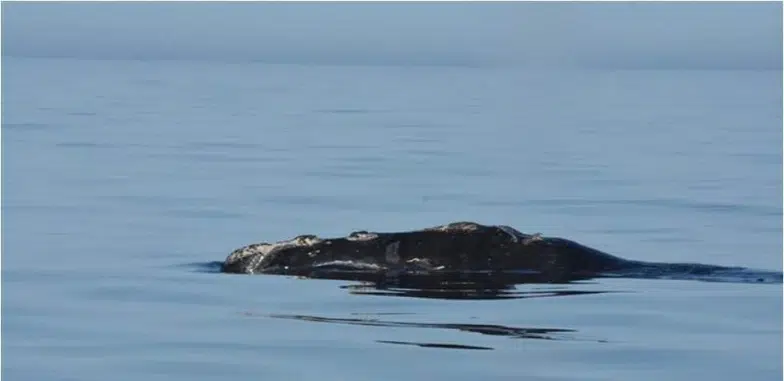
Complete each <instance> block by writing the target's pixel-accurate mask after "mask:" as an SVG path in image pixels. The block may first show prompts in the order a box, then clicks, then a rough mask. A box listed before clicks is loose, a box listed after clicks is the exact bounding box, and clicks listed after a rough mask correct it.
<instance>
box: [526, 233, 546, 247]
mask: <svg viewBox="0 0 784 381" xmlns="http://www.w3.org/2000/svg"><path fill="white" fill-rule="evenodd" d="M543 240H544V238H542V233H536V234H534V235H532V236H529V237H528V238H526V239H524V240H523V245H527V244H529V243H531V242H536V241H543Z"/></svg>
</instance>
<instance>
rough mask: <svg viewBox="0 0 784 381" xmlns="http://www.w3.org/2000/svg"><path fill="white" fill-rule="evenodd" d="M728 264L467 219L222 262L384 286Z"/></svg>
mask: <svg viewBox="0 0 784 381" xmlns="http://www.w3.org/2000/svg"><path fill="white" fill-rule="evenodd" d="M725 269H733V268H729V267H722V266H713V265H703V264H688V263H684V264H678V263H671V264H663V263H650V262H640V261H632V260H627V259H623V258H620V257H616V256H613V255H610V254H607V253H604V252H602V251H599V250H596V249H593V248H590V247H587V246H584V245H582V244H579V243H577V242H574V241H570V240H567V239H563V238H557V237H542V236H540V235H538V234H535V235H530V234H524V233H521V232H519V231H517V230H515V229H513V228H510V227H508V226H500V225H499V226H491V225H480V224H476V223H470V222H458V223H452V224H449V225H443V226H438V227H434V228H428V229H422V230H415V231H408V232H391V233H368V232H355V233H352V234H350V235H349V236H347V237H341V238H329V239H319V238H317V237H316V236H300V237H297V238H294V239H292V240H289V241H281V242H278V243H275V244H256V245H249V246H246V247H243V248H240V249H237V250H235V251H234V252H233V253H232V254H231V255H229V257H228V258H226V261H225V262H224V263H223V265H222V266H221V271H222V272H226V273H241V274H279V275H297V276H305V277H311V278H326V279H346V280H363V281H369V282H374V283H379V284H383V283H384V282H393V283H395V282H401V280H403V281H405V282H407V283H417V282H420V283H424V284H429V283H438V284H443V283H445V282H456V281H458V282H459V281H461V280H470V281H472V282H477V281H478V282H480V283H481V282H485V283H488V284H506V285H509V284H515V283H563V282H569V281H574V280H580V279H588V278H592V277H597V276H601V275H603V274H608V273H618V272H623V271H626V270H636V271H638V272H639V271H647V272H650V273H651V274H655V273H658V272H663V271H679V272H681V273H688V274H704V273H710V272H713V271H717V270H725ZM494 288H496V289H497V287H494Z"/></svg>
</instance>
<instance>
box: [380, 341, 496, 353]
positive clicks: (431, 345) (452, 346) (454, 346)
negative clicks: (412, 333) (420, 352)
mask: <svg viewBox="0 0 784 381" xmlns="http://www.w3.org/2000/svg"><path fill="white" fill-rule="evenodd" d="M376 342H377V343H383V344H400V345H414V346H418V347H422V348H440V349H474V350H490V351H492V350H494V349H495V348H490V347H480V346H477V345H464V344H445V343H415V342H413V341H394V340H376Z"/></svg>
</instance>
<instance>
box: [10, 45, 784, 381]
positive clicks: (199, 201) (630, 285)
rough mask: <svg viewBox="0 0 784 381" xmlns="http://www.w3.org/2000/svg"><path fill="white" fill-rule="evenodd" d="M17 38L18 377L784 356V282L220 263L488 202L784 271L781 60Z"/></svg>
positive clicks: (670, 367)
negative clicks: (46, 53)
mask: <svg viewBox="0 0 784 381" xmlns="http://www.w3.org/2000/svg"><path fill="white" fill-rule="evenodd" d="M2 63H3V66H2V92H3V104H2V107H3V109H2V111H3V114H2V139H3V140H2V170H3V178H2V238H3V246H2V249H3V250H2V254H3V256H2V286H3V293H2V302H3V304H2V312H3V316H2V353H3V359H2V360H3V361H2V372H3V374H2V375H3V376H5V377H7V379H9V380H109V379H111V380H139V379H144V380H206V379H215V380H223V379H227V378H233V379H254V380H257V379H271V380H284V379H299V380H319V381H325V380H326V381H332V380H334V381H337V380H367V379H389V380H393V379H417V380H418V379H449V380H455V381H456V380H475V379H527V380H575V379H581V380H664V379H666V380H689V381H692V380H695V379H696V380H739V379H743V380H774V379H780V377H781V372H782V366H781V358H782V349H781V343H782V324H781V322H782V288H781V284H746V283H737V282H730V283H714V282H700V281H684V280H663V279H657V280H633V279H599V280H594V281H585V282H580V283H576V284H570V285H520V286H518V287H517V290H516V291H517V294H518V296H520V298H517V299H507V300H442V299H431V298H417V297H403V296H401V295H397V296H396V297H390V295H387V294H384V293H378V292H374V290H372V289H366V288H362V287H359V286H357V285H356V284H354V283H352V282H342V281H328V280H301V279H293V278H287V277H281V276H241V275H226V274H220V273H216V272H214V271H210V270H209V268H208V267H209V266H206V265H204V264H206V263H208V262H211V261H221V260H223V259H224V258H225V257H226V255H228V253H229V252H230V251H231V250H233V249H235V248H237V247H239V246H243V245H246V244H249V243H253V242H260V241H275V240H280V239H287V238H291V237H293V236H295V235H299V234H318V235H320V236H327V237H328V236H335V235H344V234H347V233H349V232H351V231H354V230H377V231H394V230H410V229H416V228H421V227H427V226H431V225H439V224H443V223H447V222H451V221H457V220H472V221H476V222H481V223H488V224H507V225H511V226H514V227H515V228H517V229H519V230H521V231H524V232H528V233H534V232H541V233H543V234H545V235H550V236H562V237H567V238H570V239H573V240H576V241H579V242H581V243H584V244H586V245H589V246H592V247H595V248H598V249H601V250H604V251H607V252H610V253H613V254H616V255H619V256H622V257H626V258H632V259H638V260H647V261H673V262H701V263H708V264H717V265H738V266H747V267H751V268H755V269H762V270H772V271H781V266H782V263H781V261H782V255H781V254H782V251H781V247H782V246H781V244H782V237H781V233H782V225H781V221H782V204H781V201H782V197H781V195H782V177H781V175H782V167H781V164H782V160H781V158H782V152H781V142H782V127H781V125H782V111H781V104H782V98H781V83H782V81H781V73H780V72H775V71H601V70H591V71H581V70H571V71H568V70H563V71H556V70H553V71H527V70H523V69H510V68H460V67H381V66H379V67H359V66H357V67H350V66H343V67H340V66H334V67H327V66H307V65H265V64H260V63H235V64H229V63H218V62H185V61H182V62H176V61H171V62H162V61H160V62H142V61H86V60H68V59H22V58H12V57H6V58H4V59H3V62H2ZM570 291H571V292H573V294H572V295H566V296H564V295H560V296H558V295H559V294H560V293H563V292H567V293H568V292H570ZM581 292H585V293H581ZM536 296H538V297H536ZM487 325H490V326H491V327H489V328H488V327H487ZM420 345H424V346H420Z"/></svg>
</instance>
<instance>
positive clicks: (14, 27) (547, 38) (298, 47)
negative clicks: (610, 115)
mask: <svg viewBox="0 0 784 381" xmlns="http://www.w3.org/2000/svg"><path fill="white" fill-rule="evenodd" d="M781 28H782V25H781V4H780V3H779V2H768V3H550V2H537V3H522V2H515V3H509V2H507V3H492V4H488V3H482V2H471V3H449V4H447V3H421V2H420V3H410V2H407V3H295V2H290V3H264V2H257V3H247V2H243V3H219V2H210V3H202V2H188V3H179V2H178V3H162V2H138V3H126V2H85V3H65V2H63V3H39V2H11V3H9V2H4V3H3V4H2V43H3V46H2V47H3V55H5V56H46V57H84V58H133V59H217V60H231V61H244V60H257V61H266V62H275V63H330V64H411V65H416V64H445V65H535V66H540V65H545V66H561V65H570V66H581V67H586V66H591V67H618V68H753V69H756V68H780V67H781V57H782V48H781V45H782V40H781V35H782V31H781Z"/></svg>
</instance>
